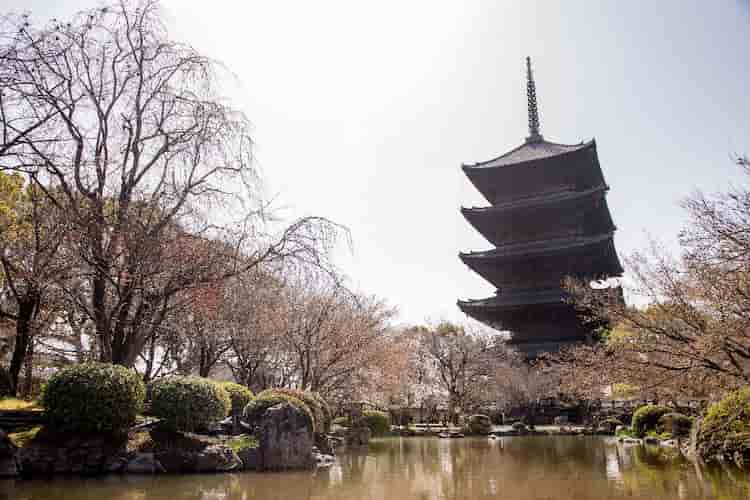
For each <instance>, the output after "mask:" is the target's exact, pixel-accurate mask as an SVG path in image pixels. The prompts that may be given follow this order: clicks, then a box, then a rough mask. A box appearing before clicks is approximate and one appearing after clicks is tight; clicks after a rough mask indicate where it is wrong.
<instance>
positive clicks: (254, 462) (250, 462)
mask: <svg viewBox="0 0 750 500" xmlns="http://www.w3.org/2000/svg"><path fill="white" fill-rule="evenodd" d="M237 456H239V457H240V460H241V461H242V468H243V470H262V469H263V462H262V461H261V456H260V449H259V448H244V449H242V450H240V451H238V452H237Z"/></svg>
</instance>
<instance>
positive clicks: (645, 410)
mask: <svg viewBox="0 0 750 500" xmlns="http://www.w3.org/2000/svg"><path fill="white" fill-rule="evenodd" d="M672 412H673V410H672V409H671V408H668V407H666V406H659V405H644V406H641V407H640V408H638V409H637V410H635V413H633V421H632V422H631V427H632V428H633V431H634V432H635V433H636V435H637V436H638V437H640V438H642V437H643V436H645V435H646V433H647V432H648V431H654V430H656V427H657V426H658V425H659V419H660V418H661V417H662V415H666V414H667V413H672Z"/></svg>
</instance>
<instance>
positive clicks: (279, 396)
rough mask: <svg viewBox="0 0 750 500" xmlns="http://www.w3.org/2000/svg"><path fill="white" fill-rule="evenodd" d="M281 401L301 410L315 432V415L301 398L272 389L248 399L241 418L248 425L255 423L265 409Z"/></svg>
mask: <svg viewBox="0 0 750 500" xmlns="http://www.w3.org/2000/svg"><path fill="white" fill-rule="evenodd" d="M281 403H289V404H291V405H292V406H295V407H297V408H299V409H300V410H302V411H303V412H304V413H305V415H307V420H308V423H309V424H310V430H311V431H313V432H315V431H316V427H315V417H314V416H313V413H312V410H310V407H308V406H307V405H306V404H305V403H303V402H302V401H301V400H299V399H297V398H295V397H294V396H290V395H289V394H283V393H280V392H274V391H273V390H272V389H270V390H266V391H263V392H261V393H260V394H258V395H257V396H255V397H254V398H253V399H252V401H250V402H249V403H248V404H247V406H245V410H244V412H243V419H244V420H245V422H247V423H248V424H250V425H253V426H254V425H255V424H256V423H257V421H258V420H259V419H260V417H261V416H263V414H264V413H265V412H266V410H267V409H269V408H271V407H272V406H276V405H277V404H281Z"/></svg>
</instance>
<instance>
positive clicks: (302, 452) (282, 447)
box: [257, 403, 315, 470]
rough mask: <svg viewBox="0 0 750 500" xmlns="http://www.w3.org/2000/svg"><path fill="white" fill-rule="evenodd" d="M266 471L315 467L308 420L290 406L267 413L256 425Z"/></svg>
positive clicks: (273, 409)
mask: <svg viewBox="0 0 750 500" xmlns="http://www.w3.org/2000/svg"><path fill="white" fill-rule="evenodd" d="M257 429H258V430H257V437H258V442H259V446H258V449H259V450H260V456H261V461H262V468H263V469H264V470H284V469H309V468H312V467H314V466H315V458H314V457H313V453H312V448H313V435H312V430H311V429H310V427H309V421H308V416H307V415H306V414H305V413H304V412H303V411H302V410H300V409H299V408H297V407H295V406H293V405H291V404H289V403H279V404H277V405H275V406H272V407H271V408H269V409H267V410H266V411H265V412H264V413H263V415H262V416H261V418H260V419H259V422H258V425H257Z"/></svg>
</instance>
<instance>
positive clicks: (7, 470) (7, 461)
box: [0, 430, 18, 477]
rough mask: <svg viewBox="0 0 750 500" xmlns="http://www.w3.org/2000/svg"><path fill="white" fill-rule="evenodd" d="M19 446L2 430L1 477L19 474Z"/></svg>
mask: <svg viewBox="0 0 750 500" xmlns="http://www.w3.org/2000/svg"><path fill="white" fill-rule="evenodd" d="M17 452H18V447H17V446H16V445H15V444H13V441H11V440H10V437H8V435H7V434H6V433H5V432H4V431H2V430H0V477H15V476H17V475H18V466H17V465H16V453H17Z"/></svg>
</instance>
